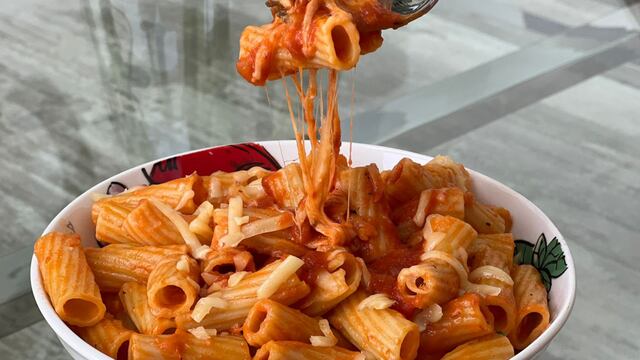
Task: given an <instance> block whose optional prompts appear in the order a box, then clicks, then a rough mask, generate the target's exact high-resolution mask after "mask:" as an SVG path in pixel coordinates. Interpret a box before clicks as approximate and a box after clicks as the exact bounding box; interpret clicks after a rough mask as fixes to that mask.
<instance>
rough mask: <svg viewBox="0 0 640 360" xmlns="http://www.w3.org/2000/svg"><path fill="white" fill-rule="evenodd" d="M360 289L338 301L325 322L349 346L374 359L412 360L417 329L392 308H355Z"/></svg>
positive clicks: (417, 343)
mask: <svg viewBox="0 0 640 360" xmlns="http://www.w3.org/2000/svg"><path fill="white" fill-rule="evenodd" d="M366 298H367V294H366V293H365V292H364V291H362V290H360V291H357V292H355V293H354V294H353V295H351V296H350V297H348V298H347V299H345V300H344V301H343V302H341V303H340V304H339V305H338V306H337V307H336V309H335V310H334V311H333V312H332V313H331V315H330V316H329V321H330V323H331V325H333V326H334V327H335V328H336V329H338V331H340V332H341V333H342V334H343V335H344V336H345V337H346V338H347V339H348V340H349V341H350V342H351V343H353V344H354V345H355V346H356V347H358V348H359V349H360V350H366V351H367V352H369V353H371V354H373V356H374V357H376V358H378V359H397V360H405V359H414V358H415V357H416V354H417V350H418V345H419V343H420V332H419V330H418V326H417V325H416V324H415V323H413V322H412V321H410V320H407V319H405V318H404V316H402V314H400V313H399V312H397V311H395V310H392V309H388V308H387V309H374V308H369V307H367V308H363V309H361V308H359V305H360V303H361V302H362V301H363V300H365V299H366Z"/></svg>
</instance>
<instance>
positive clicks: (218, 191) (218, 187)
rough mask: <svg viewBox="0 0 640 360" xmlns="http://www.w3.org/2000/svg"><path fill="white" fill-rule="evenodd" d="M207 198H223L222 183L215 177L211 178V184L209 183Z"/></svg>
mask: <svg viewBox="0 0 640 360" xmlns="http://www.w3.org/2000/svg"><path fill="white" fill-rule="evenodd" d="M209 197H211V198H214V199H215V198H221V197H224V191H223V190H222V182H220V180H219V179H218V178H217V177H215V176H211V182H210V183H209Z"/></svg>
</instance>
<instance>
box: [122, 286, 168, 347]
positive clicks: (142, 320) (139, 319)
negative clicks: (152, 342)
mask: <svg viewBox="0 0 640 360" xmlns="http://www.w3.org/2000/svg"><path fill="white" fill-rule="evenodd" d="M120 301H121V302H122V304H123V305H124V308H125V309H126V311H127V314H129V317H130V318H131V321H133V323H134V324H135V326H136V328H137V329H138V331H139V332H140V333H142V334H147V335H160V334H163V333H164V332H165V331H167V330H169V329H172V328H175V327H176V323H175V321H173V319H167V318H161V317H157V316H155V315H153V314H152V313H151V308H149V303H148V300H147V287H146V286H145V285H143V284H140V283H137V282H128V283H126V284H124V285H122V289H120Z"/></svg>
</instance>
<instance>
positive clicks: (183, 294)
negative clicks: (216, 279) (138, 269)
mask: <svg viewBox="0 0 640 360" xmlns="http://www.w3.org/2000/svg"><path fill="white" fill-rule="evenodd" d="M199 275H200V267H199V266H198V263H197V262H196V261H195V260H194V259H192V258H190V257H188V256H186V255H183V256H181V258H180V259H175V258H169V259H166V260H163V261H161V262H160V263H158V264H157V265H156V267H155V269H153V270H152V271H151V273H150V274H149V280H148V281H147V298H148V302H149V307H150V308H151V313H152V314H154V315H155V316H158V317H165V318H171V317H175V316H176V315H179V314H183V313H187V312H189V309H191V306H192V305H193V304H194V303H195V301H196V299H197V298H198V294H199V291H200V286H199V285H198V277H199Z"/></svg>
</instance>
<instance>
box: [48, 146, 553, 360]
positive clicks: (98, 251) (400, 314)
mask: <svg viewBox="0 0 640 360" xmlns="http://www.w3.org/2000/svg"><path fill="white" fill-rule="evenodd" d="M400 164H401V166H400V167H396V168H394V170H391V171H390V172H382V173H380V172H379V171H378V170H377V167H375V166H368V167H358V168H350V167H348V166H347V165H344V164H342V165H340V164H338V165H336V166H338V169H339V171H337V172H336V183H335V187H334V188H333V190H332V191H331V193H330V194H328V195H327V197H326V203H325V205H326V207H325V211H326V213H325V215H327V216H330V217H331V219H332V220H331V221H335V222H336V224H340V226H345V228H344V229H343V230H342V231H345V232H344V236H346V237H345V238H344V239H343V240H341V241H342V242H341V243H340V245H336V246H324V245H323V246H322V247H320V248H318V247H317V246H316V244H318V242H323V241H326V239H327V236H326V235H324V234H322V233H320V232H319V231H318V230H317V229H316V228H314V226H312V225H311V223H310V220H309V219H308V218H305V217H304V215H305V212H306V209H305V208H304V203H305V201H307V195H306V189H305V180H304V179H302V178H301V177H300V175H301V172H302V169H301V168H300V167H299V166H293V165H289V166H288V167H287V168H285V169H283V170H280V171H275V172H266V171H259V170H257V169H252V170H249V171H244V170H243V171H240V172H237V173H215V174H213V175H211V176H209V177H203V179H202V183H203V184H200V185H197V186H195V182H194V180H193V179H191V180H190V181H189V182H176V184H182V185H180V186H178V187H182V188H183V191H182V193H183V194H184V196H183V200H184V199H186V200H184V201H183V203H182V204H181V203H180V202H177V203H176V198H177V195H175V194H174V195H172V196H171V199H173V200H170V201H169V202H168V203H165V202H163V200H161V199H162V197H160V198H156V197H149V198H146V197H145V196H143V195H140V194H141V193H140V191H141V190H133V191H131V192H127V193H124V194H122V195H116V196H111V197H109V198H108V199H109V201H105V200H98V201H99V202H100V201H103V203H101V204H100V205H99V206H97V208H94V210H96V211H97V224H96V232H98V230H100V231H101V232H102V233H101V238H102V239H108V240H109V242H110V243H109V244H107V245H106V246H104V247H102V248H87V249H82V248H81V247H80V240H79V238H78V237H77V235H64V234H60V233H52V234H49V235H46V236H44V237H43V238H41V239H40V240H39V241H38V242H37V243H36V246H35V252H36V255H37V256H38V260H39V265H40V268H41V271H42V274H43V280H44V281H43V283H44V284H45V289H46V291H47V292H48V293H49V295H50V298H51V300H52V303H53V304H54V307H55V308H56V311H58V312H59V314H60V315H61V317H62V318H63V319H64V320H65V321H67V322H68V323H70V324H72V325H75V326H76V327H75V328H74V329H75V331H76V332H77V333H78V334H79V335H81V336H82V337H83V338H84V339H85V340H86V341H87V342H89V343H90V344H92V345H93V346H94V347H96V348H97V349H99V350H100V351H102V352H104V353H105V354H107V355H109V356H111V357H114V358H117V357H118V356H120V357H123V356H124V355H123V354H124V353H125V352H128V358H129V359H148V358H158V359H201V358H216V357H217V356H222V355H220V354H223V353H224V357H223V358H225V359H227V358H228V359H246V358H250V354H251V353H253V352H255V354H256V355H255V358H257V359H263V358H264V359H281V358H282V359H292V358H301V359H303V358H304V359H316V358H317V359H329V358H336V359H342V358H344V359H358V360H361V359H365V358H370V359H399V360H400V359H401V360H404V359H407V360H413V359H416V358H418V355H419V358H428V359H463V358H478V359H506V358H509V357H511V356H513V354H514V351H517V350H521V349H523V348H524V347H526V346H527V345H528V344H530V343H531V342H532V341H533V340H534V339H535V338H536V337H538V336H539V335H540V334H541V333H542V332H543V331H544V330H545V329H546V328H547V327H548V324H549V316H550V315H549V309H548V304H547V300H546V296H547V295H546V290H545V288H544V286H543V285H542V283H541V280H540V275H539V273H538V270H536V269H535V268H533V267H532V266H525V265H514V263H513V259H514V258H513V253H514V246H515V242H514V239H513V236H512V235H511V234H509V233H493V231H498V230H502V229H503V227H502V226H501V225H500V226H499V227H497V228H496V227H495V226H493V225H492V227H491V228H492V229H493V230H490V231H489V230H487V229H488V227H484V228H482V227H480V226H479V225H478V224H476V225H475V226H474V225H473V223H469V222H467V221H468V220H469V217H471V218H474V216H475V217H476V220H477V219H481V217H480V216H478V215H477V214H476V213H474V211H475V210H474V209H482V214H485V215H482V216H484V217H482V220H483V221H484V220H486V219H487V218H488V217H487V215H486V214H487V213H489V214H492V215H491V216H493V215H495V216H497V217H498V218H500V219H501V220H498V223H499V224H501V223H502V222H504V229H506V228H508V227H509V226H510V225H508V222H507V220H506V219H510V215H509V213H508V211H506V210H504V211H503V210H498V209H499V208H495V207H490V206H486V205H482V204H480V203H478V202H476V201H475V199H474V195H473V193H472V190H471V189H472V184H471V182H470V181H471V180H470V178H469V177H468V173H467V172H466V170H464V168H463V167H461V165H459V164H456V163H454V162H452V161H450V160H448V159H445V158H442V157H441V158H438V159H437V160H434V162H433V163H431V164H428V166H423V165H420V164H416V163H413V162H411V161H409V160H403V161H401V163H400ZM409 175H411V176H413V178H411V176H409ZM193 177H195V175H194V176H193ZM192 182H194V183H193V184H192ZM256 182H264V186H258V185H257V183H256ZM188 184H191V185H188ZM216 184H217V185H216ZM189 186H191V188H189ZM194 186H195V187H194ZM155 187H156V185H151V186H148V187H146V188H144V191H145V193H148V194H154V193H156V190H155ZM176 187H177V185H175V184H174V185H172V186H171V187H164V188H162V189H160V191H159V193H164V192H167V193H168V194H172V192H171V191H169V190H170V189H174V190H175V188H176ZM247 187H251V189H249V190H248V189H247ZM202 188H204V189H206V191H204V192H203V190H202ZM403 188H404V189H408V190H407V191H408V192H410V193H412V194H413V195H412V196H410V197H406V196H405V193H403V192H402V191H401V190H402V189H403ZM184 189H189V190H184ZM190 189H194V190H190ZM411 189H413V190H411ZM189 191H191V192H193V193H194V194H192V193H191V192H189ZM290 191H293V193H290ZM195 192H199V193H200V192H202V193H201V194H199V195H198V196H196V195H195ZM132 194H135V196H134V195H132ZM120 196H122V197H123V199H120V198H119V197H120ZM280 197H281V199H279V198H280ZM124 198H126V199H124ZM172 201H173V203H174V204H175V205H174V206H173V207H172V206H171V203H172ZM185 201H186V202H189V201H192V202H193V204H190V205H187V207H186V209H189V210H188V211H187V210H185V209H183V210H180V211H178V210H176V209H175V207H178V208H182V207H183V205H184V202H185ZM391 204H395V206H396V208H395V210H393V211H391V208H392V206H391ZM470 206H471V207H470ZM191 209H195V210H194V211H193V212H191ZM470 209H471V210H470ZM469 211H471V213H470V212H469ZM101 219H102V220H101ZM492 219H493V218H492ZM105 220H109V221H105ZM474 221H475V220H474ZM478 221H480V220H478ZM491 221H493V220H491ZM501 221H502V222H501ZM510 221H511V220H509V222H510ZM347 224H348V225H347ZM107 225H108V226H107ZM485 225H486V224H485ZM389 231H391V232H393V235H385V234H387V233H389ZM403 231H407V234H408V236H401V233H402V232H403ZM487 232H492V233H487ZM389 236H390V237H389ZM385 239H387V240H388V239H391V241H387V240H385ZM105 242H106V241H105ZM325 244H326V243H325ZM380 244H384V246H380ZM64 249H66V250H64ZM83 261H84V265H83ZM65 264H66V265H65ZM66 267H69V268H73V269H75V270H74V273H73V276H77V277H78V278H77V279H80V278H82V279H84V280H82V281H79V282H78V281H76V282H69V281H66V280H65V281H62V282H59V281H58V282H56V281H53V280H55V279H58V280H60V279H62V278H64V276H68V275H64V276H63V277H60V276H58V275H56V277H55V278H52V277H51V276H52V275H54V274H63V273H64V274H71V273H70V272H68V271H66V270H65V271H66V272H61V271H62V269H66ZM89 279H91V281H92V282H91V281H89ZM92 283H93V285H91V284H92ZM78 284H80V285H82V286H81V288H82V289H77V285H78ZM72 285H73V286H72ZM92 286H93V287H92ZM75 293H78V295H74V294H75ZM65 294H68V295H65ZM75 296H77V298H78V299H80V301H72V302H71V303H68V301H67V305H66V306H65V305H61V304H63V303H62V302H61V301H64V298H65V297H66V298H75ZM102 296H104V302H105V304H106V305H105V304H103V303H102V300H101V299H102ZM61 299H62V300H61ZM78 303H80V305H81V306H79V307H78V306H76V305H78ZM105 308H106V309H107V311H108V313H106V315H105ZM74 309H75V310H74ZM84 317H87V318H89V319H85V318H84ZM505 335H506V336H505ZM212 349H214V350H215V349H217V350H215V351H212ZM356 349H357V350H356ZM354 350H356V351H354ZM221 352H222V353H221Z"/></svg>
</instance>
